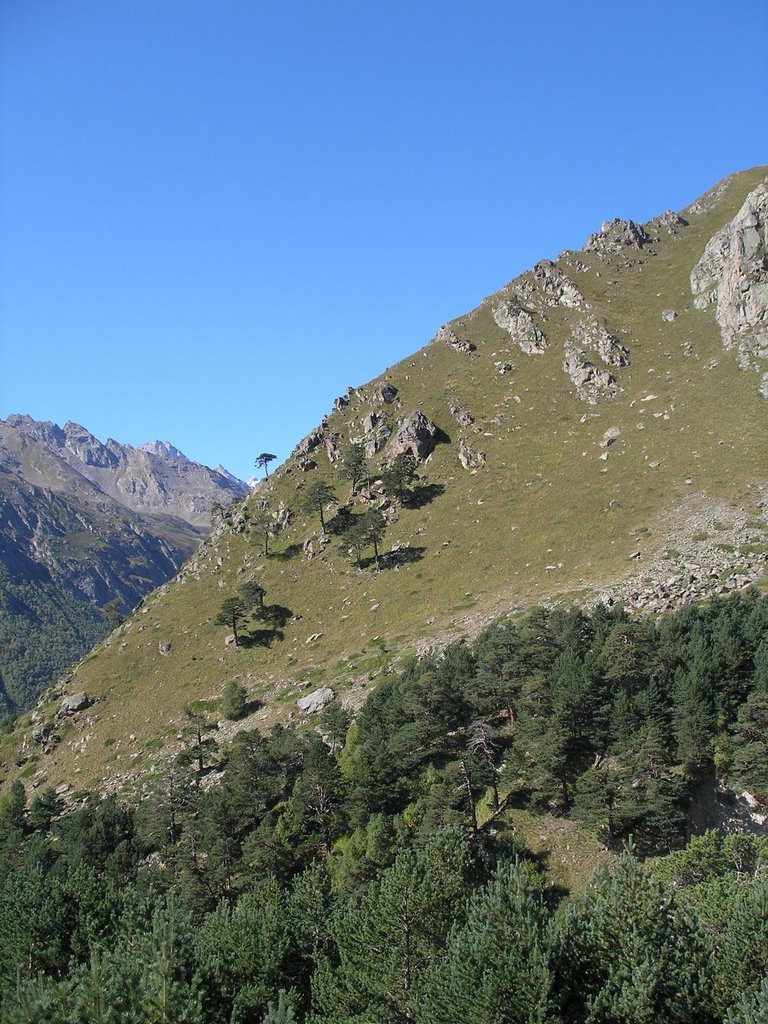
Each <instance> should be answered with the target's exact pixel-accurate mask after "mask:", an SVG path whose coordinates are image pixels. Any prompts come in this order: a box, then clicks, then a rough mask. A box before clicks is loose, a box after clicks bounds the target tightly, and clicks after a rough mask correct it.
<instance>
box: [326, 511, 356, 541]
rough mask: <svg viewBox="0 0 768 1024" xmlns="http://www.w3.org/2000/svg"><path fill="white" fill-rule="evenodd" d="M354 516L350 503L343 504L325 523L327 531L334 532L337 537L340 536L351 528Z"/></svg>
mask: <svg viewBox="0 0 768 1024" xmlns="http://www.w3.org/2000/svg"><path fill="white" fill-rule="evenodd" d="M354 518H355V517H354V516H353V514H352V511H351V510H350V508H349V506H348V505H341V506H340V507H339V508H338V509H337V511H336V514H335V515H334V516H333V518H332V519H329V520H328V522H327V523H326V524H325V532H326V533H332V534H333V535H334V536H335V537H338V536H340V535H341V534H342V533H344V532H345V531H346V530H348V529H349V528H350V526H351V525H352V523H353V521H354Z"/></svg>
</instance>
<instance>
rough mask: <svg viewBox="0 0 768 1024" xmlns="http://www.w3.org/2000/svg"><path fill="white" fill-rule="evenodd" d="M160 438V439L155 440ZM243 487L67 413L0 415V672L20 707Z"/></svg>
mask: <svg viewBox="0 0 768 1024" xmlns="http://www.w3.org/2000/svg"><path fill="white" fill-rule="evenodd" d="M155 444H157V442H155ZM246 492H247V488H246V487H245V485H244V484H241V483H240V482H237V481H236V482H233V481H232V480H231V479H227V478H226V477H224V476H223V475H222V474H220V473H217V472H215V471H212V470H209V469H208V468H207V467H205V466H199V465H197V464H195V463H192V462H190V461H189V460H188V459H186V458H185V457H184V456H182V455H181V453H179V452H177V451H176V449H173V448H171V447H170V446H169V448H168V449H167V450H165V449H162V448H161V449H160V450H159V451H143V450H139V449H134V448H131V447H130V446H127V445H120V444H118V443H117V442H116V441H112V440H109V441H108V442H107V443H106V445H103V444H101V442H99V441H98V440H97V439H96V438H95V437H93V435H92V434H90V433H89V432H88V431H87V430H85V429H84V428H83V427H80V426H79V425H78V424H75V423H67V424H65V426H64V427H63V428H60V427H57V426H55V425H54V424H52V423H38V422H36V421H35V420H33V419H31V418H30V417H28V416H10V417H9V418H8V419H7V420H5V421H0V599H1V600H2V604H1V605H0V607H1V608H2V613H1V614H0V642H1V643H2V647H1V648H0V649H1V650H2V655H1V656H0V673H1V674H2V685H3V693H2V696H3V697H4V699H5V703H6V705H10V707H11V708H13V707H25V706H28V705H29V703H31V701H32V700H34V699H35V698H36V697H37V695H38V694H39V692H40V690H41V689H42V688H43V687H44V686H46V685H49V684H50V683H51V682H52V681H53V679H54V678H55V677H56V675H57V674H59V673H61V672H62V671H63V670H64V669H65V668H67V667H68V666H69V665H70V664H72V663H73V662H74V661H76V660H77V658H79V657H80V656H81V655H82V654H83V653H84V652H85V651H87V650H88V649H89V648H90V647H92V646H93V644H94V643H96V642H97V641H98V640H99V639H101V638H102V637H103V636H104V635H105V633H106V632H107V631H108V629H109V628H110V627H109V623H108V620H107V619H105V616H104V614H103V613H102V612H101V611H100V608H101V607H102V606H103V605H104V604H106V603H107V602H109V601H112V600H114V599H117V607H116V608H115V613H117V611H118V609H119V610H120V611H122V612H127V611H129V610H130V609H131V608H133V607H134V606H135V605H136V603H137V602H138V601H139V600H140V599H141V598H142V597H143V596H144V594H146V593H147V592H148V591H150V590H152V589H153V588H155V587H157V586H159V585H160V584H161V583H164V582H165V581H166V580H167V579H169V578H170V577H171V576H172V575H173V574H174V573H175V572H176V570H177V569H178V568H179V566H180V565H181V563H182V561H183V560H184V559H185V558H186V557H188V556H189V555H190V554H191V552H192V551H194V549H195V548H196V547H197V545H198V543H199V542H200V540H201V539H202V537H204V536H205V534H206V532H207V530H208V519H209V514H210V508H211V504H212V503H213V501H214V500H215V501H218V502H225V503H228V502H229V501H231V500H233V499H235V498H242V497H243V495H244V494H245V493H246Z"/></svg>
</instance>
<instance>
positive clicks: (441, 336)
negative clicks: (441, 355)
mask: <svg viewBox="0 0 768 1024" xmlns="http://www.w3.org/2000/svg"><path fill="white" fill-rule="evenodd" d="M435 341H442V342H445V344H446V345H450V346H451V348H452V349H454V351H456V352H462V353H464V354H465V355H469V353H470V352H474V351H475V346H474V345H473V344H472V342H471V341H467V340H466V339H464V338H460V337H459V336H458V334H456V332H455V331H453V330H452V329H451V328H450V327H449V326H448V324H443V326H442V327H441V328H440V329H439V330H438V332H437V334H436V335H435Z"/></svg>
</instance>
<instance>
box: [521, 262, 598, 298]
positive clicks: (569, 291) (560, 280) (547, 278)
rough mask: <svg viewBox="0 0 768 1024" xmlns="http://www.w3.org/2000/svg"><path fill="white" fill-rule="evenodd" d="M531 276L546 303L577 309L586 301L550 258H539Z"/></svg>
mask: <svg viewBox="0 0 768 1024" xmlns="http://www.w3.org/2000/svg"><path fill="white" fill-rule="evenodd" d="M533 276H534V280H535V281H536V283H537V285H538V286H539V289H540V291H541V292H542V293H543V295H544V299H545V302H546V304H547V305H550V306H566V307H567V308H569V309H578V308H579V307H580V306H586V305H587V303H586V301H585V299H584V296H583V295H582V294H581V292H580V291H579V289H578V288H577V287H576V285H575V284H574V283H573V281H571V279H570V278H569V277H568V276H567V275H566V274H565V273H564V272H563V271H562V270H561V269H560V268H559V267H558V266H557V264H555V263H553V262H552V260H540V261H539V262H538V263H537V264H536V266H535V267H534V268H533Z"/></svg>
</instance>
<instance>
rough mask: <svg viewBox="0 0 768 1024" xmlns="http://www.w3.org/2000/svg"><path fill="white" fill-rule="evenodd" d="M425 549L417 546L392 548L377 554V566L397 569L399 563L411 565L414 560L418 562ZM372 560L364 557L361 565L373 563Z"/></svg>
mask: <svg viewBox="0 0 768 1024" xmlns="http://www.w3.org/2000/svg"><path fill="white" fill-rule="evenodd" d="M426 550H427V549H426V548H419V547H408V548H393V549H392V551H387V552H386V553H385V554H383V555H379V568H380V569H382V570H383V569H397V568H398V567H399V566H401V565H412V564H413V563H414V562H420V561H421V560H422V558H423V557H424V552H425V551H426ZM374 562H375V559H373V558H366V559H365V561H364V562H363V565H364V566H365V565H373V564H374Z"/></svg>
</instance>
